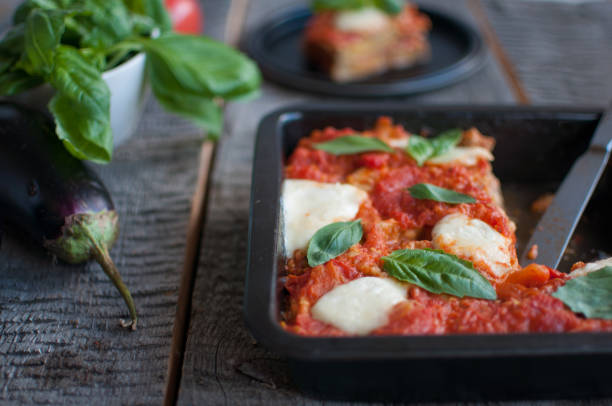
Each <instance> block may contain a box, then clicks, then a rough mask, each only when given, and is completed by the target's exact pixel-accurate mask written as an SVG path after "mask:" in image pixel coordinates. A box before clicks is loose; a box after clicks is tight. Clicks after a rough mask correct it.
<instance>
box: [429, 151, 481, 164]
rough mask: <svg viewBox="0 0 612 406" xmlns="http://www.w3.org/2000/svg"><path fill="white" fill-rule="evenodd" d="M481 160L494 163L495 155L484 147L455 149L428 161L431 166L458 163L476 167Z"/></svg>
mask: <svg viewBox="0 0 612 406" xmlns="http://www.w3.org/2000/svg"><path fill="white" fill-rule="evenodd" d="M479 158H484V159H486V160H487V161H493V154H491V151H489V150H488V149H486V148H483V147H454V148H451V149H450V150H449V151H447V152H446V153H444V154H442V155H438V156H437V157H434V158H431V159H428V160H427V162H428V163H430V164H434V165H436V164H448V163H458V164H461V165H466V166H474V165H476V163H477V162H478V159H479Z"/></svg>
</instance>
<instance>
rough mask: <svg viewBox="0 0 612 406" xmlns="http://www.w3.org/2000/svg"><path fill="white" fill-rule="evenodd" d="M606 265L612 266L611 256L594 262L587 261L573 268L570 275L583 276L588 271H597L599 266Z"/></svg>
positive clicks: (603, 266)
mask: <svg viewBox="0 0 612 406" xmlns="http://www.w3.org/2000/svg"><path fill="white" fill-rule="evenodd" d="M606 266H612V257H611V258H606V259H601V260H599V261H595V262H589V263H588V264H586V265H585V266H583V267H582V268H578V269H576V270H574V271H573V272H572V273H571V274H570V275H571V276H572V277H574V278H575V277H577V276H584V275H586V274H588V273H591V272H595V271H599V270H600V269H601V268H605V267H606Z"/></svg>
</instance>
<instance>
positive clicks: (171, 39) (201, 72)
mask: <svg viewBox="0 0 612 406" xmlns="http://www.w3.org/2000/svg"><path fill="white" fill-rule="evenodd" d="M138 41H139V42H140V43H141V44H143V45H144V49H145V52H146V53H147V56H150V57H151V59H154V60H155V61H156V62H155V64H151V71H152V73H153V74H155V73H156V71H157V70H158V69H159V68H160V67H163V69H164V70H165V71H167V72H169V73H170V74H172V76H174V79H175V80H174V81H173V82H174V83H175V84H177V85H178V86H177V90H179V91H181V92H185V93H191V94H193V95H201V96H202V97H207V98H211V97H222V98H224V99H226V100H233V99H238V98H244V97H246V96H252V95H253V94H254V93H255V92H256V91H257V89H258V87H259V84H260V82H261V75H260V73H259V70H258V69H257V65H255V64H254V63H253V62H252V61H251V60H249V59H248V58H247V57H246V56H245V55H243V54H242V53H240V52H238V51H236V50H235V49H233V48H231V47H229V46H227V45H225V44H223V43H220V42H218V41H215V40H213V39H210V38H206V37H201V36H195V35H180V34H174V33H170V34H165V35H162V36H161V37H159V38H155V39H147V38H140V39H138ZM154 81H155V80H153V82H154ZM152 85H153V87H155V86H156V84H155V83H152Z"/></svg>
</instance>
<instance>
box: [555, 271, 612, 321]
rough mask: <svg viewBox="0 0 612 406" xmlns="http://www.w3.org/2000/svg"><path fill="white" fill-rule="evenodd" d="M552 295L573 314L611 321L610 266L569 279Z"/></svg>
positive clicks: (611, 277)
mask: <svg viewBox="0 0 612 406" xmlns="http://www.w3.org/2000/svg"><path fill="white" fill-rule="evenodd" d="M552 295H553V296H554V297H556V298H557V299H560V300H561V301H562V302H563V303H565V304H566V305H567V306H568V307H569V308H570V309H572V311H573V312H576V313H582V314H584V315H585V316H586V317H589V318H598V319H612V266H606V267H604V268H601V269H599V270H597V271H594V272H591V273H588V274H586V275H584V276H579V277H576V278H573V279H570V280H569V281H567V282H565V285H563V286H561V287H560V288H559V289H557V291H556V292H554V293H553V294H552Z"/></svg>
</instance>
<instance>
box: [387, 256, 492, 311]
mask: <svg viewBox="0 0 612 406" xmlns="http://www.w3.org/2000/svg"><path fill="white" fill-rule="evenodd" d="M382 260H383V268H384V270H385V272H387V273H388V274H389V275H391V276H393V277H394V278H396V279H398V280H400V281H403V282H408V283H412V284H414V285H417V286H420V287H421V288H423V289H425V290H427V291H429V292H432V293H437V294H439V293H446V294H449V295H454V296H457V297H464V296H469V297H475V298H482V299H497V294H496V292H495V289H494V288H493V286H492V285H491V283H490V282H489V281H488V280H487V279H486V278H485V277H484V276H482V275H481V274H480V272H478V271H477V270H475V269H474V267H473V265H472V263H471V262H469V261H464V260H462V259H460V258H457V257H456V256H454V255H450V254H447V253H445V252H444V251H440V250H430V249H423V250H410V249H404V250H398V251H394V252H392V253H391V254H390V255H388V256H386V257H383V258H382Z"/></svg>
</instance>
